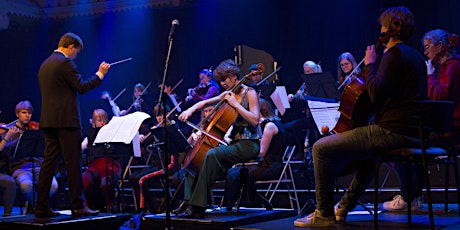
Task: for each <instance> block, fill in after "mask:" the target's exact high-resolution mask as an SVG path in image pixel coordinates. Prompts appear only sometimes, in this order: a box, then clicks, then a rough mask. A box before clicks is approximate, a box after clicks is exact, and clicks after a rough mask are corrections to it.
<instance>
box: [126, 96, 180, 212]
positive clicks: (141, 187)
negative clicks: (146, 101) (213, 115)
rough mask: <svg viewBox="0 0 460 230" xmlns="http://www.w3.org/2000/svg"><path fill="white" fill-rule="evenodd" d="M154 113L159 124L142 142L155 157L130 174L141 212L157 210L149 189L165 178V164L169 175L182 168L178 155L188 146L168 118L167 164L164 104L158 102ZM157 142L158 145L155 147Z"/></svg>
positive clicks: (130, 180)
mask: <svg viewBox="0 0 460 230" xmlns="http://www.w3.org/2000/svg"><path fill="white" fill-rule="evenodd" d="M166 112H168V111H166ZM154 114H155V118H156V120H157V123H158V124H157V125H156V126H154V127H153V128H152V129H151V130H150V131H151V132H150V133H149V134H148V135H147V137H146V138H145V139H144V141H143V143H142V145H143V146H144V147H146V148H147V150H149V151H151V152H154V155H153V159H152V160H151V162H150V164H149V165H148V167H145V168H143V169H142V170H139V171H133V172H132V173H131V175H130V176H129V182H130V184H131V186H132V188H133V189H134V191H135V194H136V200H137V201H138V202H137V204H138V205H139V207H138V210H139V211H140V212H141V213H148V212H152V213H155V212H157V210H156V209H157V208H158V204H157V203H156V202H155V197H154V196H153V195H152V194H151V193H150V192H149V189H150V188H152V187H154V186H155V185H156V184H155V182H158V181H159V180H160V179H164V178H163V177H164V167H163V165H164V166H165V167H168V174H169V175H173V174H175V173H176V172H177V171H178V170H179V169H180V167H179V164H178V155H179V153H180V152H184V151H185V148H186V147H187V141H186V140H185V138H183V137H182V136H181V134H180V133H179V131H178V130H177V128H176V127H175V126H174V122H171V121H170V120H168V121H167V122H166V123H167V124H166V131H167V135H168V145H167V146H168V149H167V151H168V156H169V159H168V161H169V164H168V165H165V164H164V162H165V159H164V153H163V152H162V149H163V144H161V143H162V142H163V141H164V137H163V135H164V134H163V132H164V129H165V122H163V114H164V109H163V106H161V105H160V104H157V105H156V106H155V107H154ZM155 144H157V145H156V146H155V147H154V145H155ZM158 211H159V210H158Z"/></svg>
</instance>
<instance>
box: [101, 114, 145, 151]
mask: <svg viewBox="0 0 460 230" xmlns="http://www.w3.org/2000/svg"><path fill="white" fill-rule="evenodd" d="M147 118H150V115H148V114H147V113H144V112H135V113H131V114H128V115H126V116H122V117H112V119H111V120H110V121H109V123H108V124H106V125H104V126H102V128H101V129H100V130H99V132H98V133H97V136H96V139H95V140H94V143H93V145H95V144H98V143H113V142H115V143H117V142H121V143H125V144H129V143H131V142H132V144H133V152H134V156H135V157H140V156H141V145H140V141H139V128H140V126H141V124H142V122H143V121H144V120H145V119H147Z"/></svg>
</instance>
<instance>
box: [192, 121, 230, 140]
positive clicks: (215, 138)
mask: <svg viewBox="0 0 460 230" xmlns="http://www.w3.org/2000/svg"><path fill="white" fill-rule="evenodd" d="M185 123H186V124H187V125H189V126H190V127H192V128H194V129H196V130H198V131H200V132H202V133H203V134H205V135H206V136H208V137H210V138H212V139H214V140H216V141H217V142H219V143H221V144H223V145H225V146H227V145H228V144H227V143H225V141H223V140H221V139H219V138H217V137H216V136H214V135H212V134H211V133H208V132H206V130H204V129H202V128H200V127H198V126H196V125H195V124H193V123H192V122H190V121H185Z"/></svg>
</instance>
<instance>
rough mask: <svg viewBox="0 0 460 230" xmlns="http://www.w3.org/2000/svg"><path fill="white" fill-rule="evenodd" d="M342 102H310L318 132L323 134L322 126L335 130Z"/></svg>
mask: <svg viewBox="0 0 460 230" xmlns="http://www.w3.org/2000/svg"><path fill="white" fill-rule="evenodd" d="M339 106H340V102H334V103H331V102H322V101H310V100H308V107H309V108H310V111H311V115H312V116H313V119H314V120H315V123H316V126H317V128H318V131H319V132H320V133H321V126H323V125H326V126H328V127H329V129H333V128H334V127H335V125H336V124H337V121H338V120H339V117H340V112H339V111H338V109H339Z"/></svg>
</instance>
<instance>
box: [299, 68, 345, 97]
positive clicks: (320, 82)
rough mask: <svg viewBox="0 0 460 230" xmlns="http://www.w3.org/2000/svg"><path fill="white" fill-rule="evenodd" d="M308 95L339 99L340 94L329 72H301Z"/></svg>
mask: <svg viewBox="0 0 460 230" xmlns="http://www.w3.org/2000/svg"><path fill="white" fill-rule="evenodd" d="M301 78H302V80H303V81H304V82H305V85H306V87H307V91H308V94H309V96H313V97H319V98H332V99H334V100H336V101H339V100H340V98H341V95H340V93H339V91H338V90H337V81H336V80H335V79H334V78H333V77H332V75H331V73H329V72H322V73H312V74H302V75H301Z"/></svg>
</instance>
